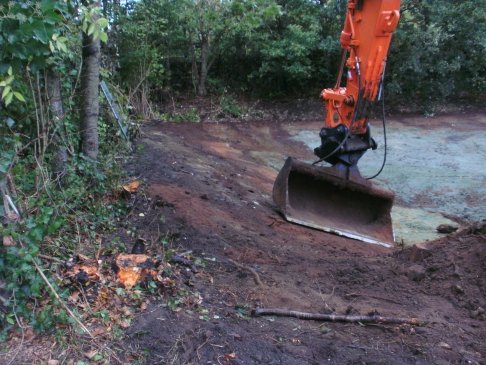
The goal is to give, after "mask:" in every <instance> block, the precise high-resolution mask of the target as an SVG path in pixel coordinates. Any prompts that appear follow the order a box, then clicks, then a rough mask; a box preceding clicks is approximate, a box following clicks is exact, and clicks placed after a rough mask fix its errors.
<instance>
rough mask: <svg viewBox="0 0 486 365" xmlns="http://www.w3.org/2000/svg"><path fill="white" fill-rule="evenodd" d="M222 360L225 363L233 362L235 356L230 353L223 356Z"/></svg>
mask: <svg viewBox="0 0 486 365" xmlns="http://www.w3.org/2000/svg"><path fill="white" fill-rule="evenodd" d="M224 359H225V360H226V361H230V360H235V359H236V354H235V353H234V352H232V353H230V354H224Z"/></svg>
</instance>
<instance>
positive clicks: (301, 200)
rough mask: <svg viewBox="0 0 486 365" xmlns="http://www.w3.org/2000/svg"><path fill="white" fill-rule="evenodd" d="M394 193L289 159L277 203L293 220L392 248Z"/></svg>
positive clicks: (275, 190)
mask: <svg viewBox="0 0 486 365" xmlns="http://www.w3.org/2000/svg"><path fill="white" fill-rule="evenodd" d="M393 198H394V194H393V193H392V192H391V191H388V190H385V189H383V188H379V187H376V186H374V185H373V184H372V183H371V182H369V181H368V180H365V179H363V178H362V177H361V176H353V177H351V178H348V179H344V178H343V177H342V174H340V172H339V171H337V170H336V169H334V168H332V167H320V166H312V165H309V164H307V163H304V162H301V161H298V160H295V159H293V158H291V157H289V158H287V160H286V161H285V164H284V166H283V167H282V169H281V170H280V172H279V174H278V176H277V180H276V181H275V184H274V186H273V200H274V201H275V203H276V204H277V206H278V208H279V210H280V212H281V213H282V214H283V215H284V217H285V219H286V220H287V221H289V222H293V223H297V224H301V225H304V226H308V227H312V228H315V229H320V230H323V231H326V232H331V233H335V234H338V235H341V236H346V237H350V238H354V239H357V240H360V241H363V242H367V243H372V244H379V245H382V246H385V247H391V246H392V245H393V242H394V235H393V227H392V220H391V208H392V205H393Z"/></svg>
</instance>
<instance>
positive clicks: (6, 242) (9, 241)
mask: <svg viewBox="0 0 486 365" xmlns="http://www.w3.org/2000/svg"><path fill="white" fill-rule="evenodd" d="M3 245H4V246H15V241H14V240H13V238H12V236H3Z"/></svg>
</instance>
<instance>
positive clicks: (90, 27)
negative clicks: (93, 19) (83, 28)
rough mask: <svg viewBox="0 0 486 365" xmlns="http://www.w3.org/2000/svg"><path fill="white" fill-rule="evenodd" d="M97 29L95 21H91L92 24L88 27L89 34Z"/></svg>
mask: <svg viewBox="0 0 486 365" xmlns="http://www.w3.org/2000/svg"><path fill="white" fill-rule="evenodd" d="M95 29H96V25H95V24H94V23H91V24H90V25H89V27H88V32H87V34H88V35H91V34H93V33H94V32H95Z"/></svg>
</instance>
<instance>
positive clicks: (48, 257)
mask: <svg viewBox="0 0 486 365" xmlns="http://www.w3.org/2000/svg"><path fill="white" fill-rule="evenodd" d="M37 256H39V257H40V258H41V259H44V260H48V261H53V262H56V263H58V264H64V261H62V260H60V259H58V258H57V257H52V256H48V255H44V254H41V253H40V254H38V255H37Z"/></svg>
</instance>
